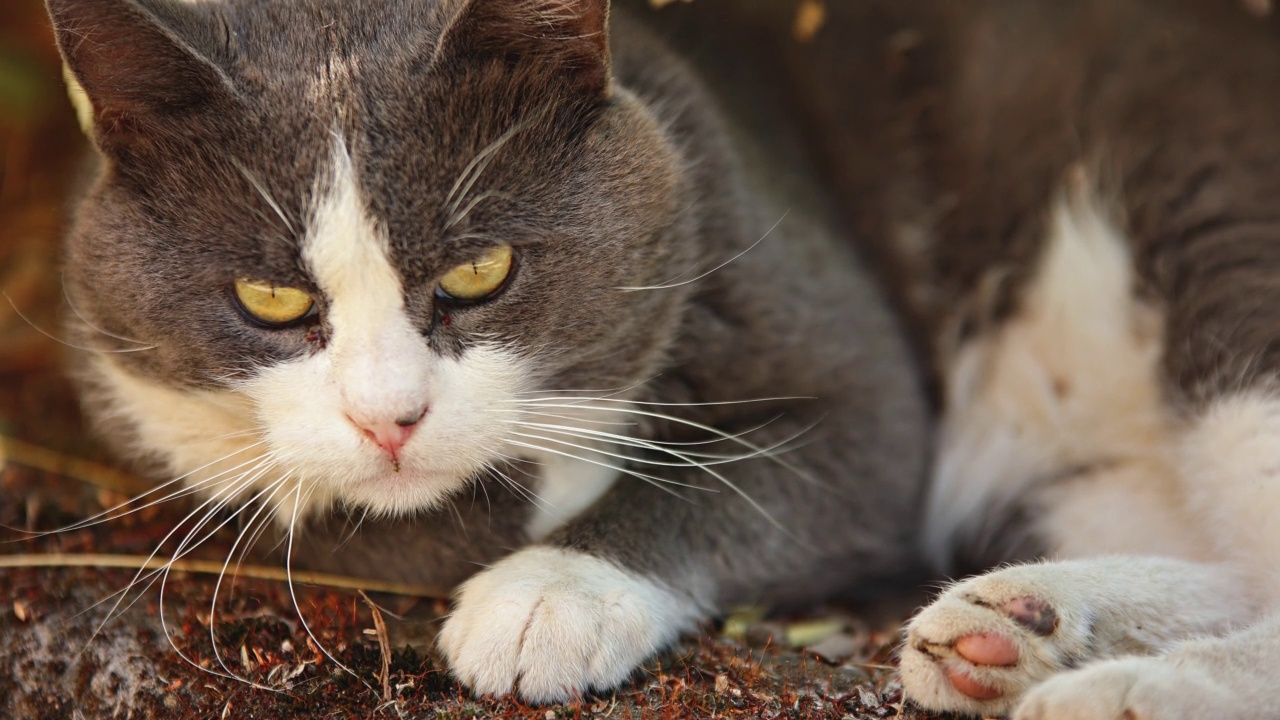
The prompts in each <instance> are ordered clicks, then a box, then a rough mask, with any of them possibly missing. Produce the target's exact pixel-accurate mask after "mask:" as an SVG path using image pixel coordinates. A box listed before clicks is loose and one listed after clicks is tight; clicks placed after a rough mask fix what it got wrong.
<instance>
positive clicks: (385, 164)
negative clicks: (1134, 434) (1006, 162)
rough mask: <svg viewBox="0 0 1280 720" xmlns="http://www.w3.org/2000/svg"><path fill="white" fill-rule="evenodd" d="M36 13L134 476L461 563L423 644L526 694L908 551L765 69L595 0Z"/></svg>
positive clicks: (903, 506) (913, 395)
mask: <svg viewBox="0 0 1280 720" xmlns="http://www.w3.org/2000/svg"><path fill="white" fill-rule="evenodd" d="M48 6H49V11H50V14H51V16H52V18H53V21H54V24H55V27H56V31H57V38H58V42H59V45H60V47H61V49H62V51H63V54H64V57H65V60H66V62H67V66H68V68H69V71H70V73H71V75H73V76H74V78H75V79H76V80H77V81H78V84H79V85H80V86H81V87H82V88H83V91H84V92H85V93H86V94H87V99H88V101H89V105H90V106H91V116H92V117H91V120H92V126H91V128H92V129H91V132H92V136H93V139H94V141H95V143H96V146H97V148H98V149H99V151H100V155H101V159H102V163H101V170H100V172H99V174H98V175H97V177H96V180H95V181H94V183H93V185H92V188H91V189H90V190H89V191H88V193H87V196H86V197H85V198H84V200H83V201H82V202H81V204H80V205H79V207H78V211H77V219H76V222H75V225H74V228H73V230H72V231H71V233H70V237H69V240H68V245H67V253H66V280H67V286H68V291H69V300H70V304H71V306H72V309H73V310H74V313H73V315H74V317H73V318H72V320H71V328H72V332H73V334H74V338H75V342H76V343H77V344H79V345H82V346H85V347H89V348H92V349H94V350H96V351H97V352H94V353H92V354H91V355H90V356H89V357H87V358H86V359H85V361H84V363H83V367H82V372H81V375H82V377H83V379H84V384H85V388H86V391H85V396H86V408H87V410H88V412H89V414H90V415H91V416H92V417H93V418H95V419H96V420H97V422H98V424H99V425H100V427H101V428H102V430H103V432H104V434H105V435H106V437H108V438H109V439H111V440H112V441H113V442H114V443H116V445H117V446H118V447H119V448H120V450H121V451H122V452H123V453H125V454H127V455H128V456H130V457H133V458H136V459H138V460H140V461H142V462H144V463H146V464H147V466H148V467H149V468H150V469H151V471H152V472H154V473H155V474H157V476H159V477H164V478H176V480H175V481H174V482H175V483H176V484H169V485H167V486H162V488H161V489H160V490H158V491H157V495H159V494H164V493H169V494H173V495H179V494H186V493H188V492H195V493H197V494H198V497H199V498H201V499H202V501H203V504H202V505H200V506H199V508H198V509H197V514H199V513H217V512H225V513H239V514H240V517H241V518H249V519H248V520H247V521H245V523H244V525H245V532H246V536H247V535H248V534H249V533H251V532H252V531H253V530H255V529H256V527H257V526H258V525H260V524H263V523H266V522H268V521H269V519H270V518H274V519H275V521H276V523H277V524H278V525H279V526H281V527H286V528H288V530H289V531H290V532H293V533H295V534H296V537H294V538H292V539H291V541H290V543H289V547H290V548H291V549H292V553H293V557H292V558H291V562H294V563H298V562H301V561H302V560H304V559H305V560H307V561H308V562H310V563H311V564H312V565H317V566H323V567H328V568H331V569H347V570H356V571H360V572H364V573H368V574H373V575H379V576H383V577H390V578H396V579H404V580H416V581H419V582H427V581H430V582H441V583H443V582H458V581H461V580H463V579H465V578H466V577H467V576H469V575H471V574H472V573H474V572H475V571H476V570H477V569H479V568H480V567H481V564H482V563H483V564H488V567H487V569H484V570H483V571H482V572H479V574H476V575H475V576H474V577H471V578H470V579H469V580H467V581H466V583H465V584H463V585H462V586H461V589H460V590H459V592H458V594H457V599H456V607H455V609H454V612H453V614H452V615H451V617H450V618H449V619H448V620H447V622H446V623H445V625H444V628H443V631H442V633H441V637H440V644H441V647H442V648H443V650H444V653H445V655H446V656H447V659H448V662H449V665H450V668H451V669H452V671H453V672H454V673H455V674H456V676H457V677H458V678H460V679H461V680H462V681H463V682H464V683H466V684H467V685H468V686H469V687H471V688H472V689H474V690H475V691H477V692H480V693H507V692H514V691H518V692H519V694H520V695H521V696H523V697H524V698H526V699H528V700H531V701H548V700H557V699H564V698H567V697H570V696H572V695H574V694H576V693H579V692H583V691H587V690H590V689H593V688H594V689H600V688H608V687H611V686H614V685H616V684H618V683H620V682H621V681H623V680H624V679H625V678H626V677H627V676H628V675H629V674H630V673H631V672H632V670H633V669H634V668H635V667H636V665H637V664H638V663H639V662H641V661H642V660H644V659H645V658H646V657H647V656H649V655H650V654H652V653H653V652H655V651H656V650H658V649H659V648H661V647H663V646H664V645H665V644H666V643H668V642H670V641H671V640H672V639H673V638H674V637H675V636H676V634H677V633H679V632H680V631H682V630H684V629H687V628H690V627H693V625H694V624H695V623H696V622H697V621H698V620H699V619H701V618H704V617H707V616H708V615H710V614H712V613H715V612H716V611H717V610H719V609H721V608H724V607H726V606H728V605H730V604H734V603H739V602H744V601H756V602H767V603H775V604H776V603H790V602H805V601H809V600H811V599H813V598H819V597H825V596H831V595H835V594H845V593H857V592H861V591H866V590H867V589H869V588H872V587H874V586H875V585H876V584H877V583H878V582H880V581H883V580H888V579H892V578H894V577H901V576H902V575H903V574H904V573H906V572H907V571H908V569H909V568H910V567H911V566H912V552H911V550H910V548H911V538H912V537H913V536H914V535H915V533H916V532H917V529H918V528H917V525H916V521H915V518H916V513H917V509H918V507H919V503H920V500H921V489H922V484H923V479H924V477H925V461H926V455H927V452H926V447H927V442H926V440H927V429H926V426H927V423H926V409H925V407H926V403H925V401H924V394H923V391H922V384H921V383H920V381H919V379H918V377H919V373H918V371H917V369H916V367H915V364H914V362H913V360H912V355H911V354H910V352H909V351H908V348H907V343H906V342H905V339H904V334H903V333H902V332H900V330H899V329H898V327H897V325H896V324H895V322H894V321H893V319H892V317H891V314H890V313H889V312H888V310H887V308H886V304H885V302H884V301H883V300H882V298H881V297H880V296H879V294H878V292H877V290H876V289H875V288H874V287H873V285H872V283H871V282H870V280H869V279H868V276H867V274H866V272H865V271H864V269H863V268H862V265H861V264H860V261H859V259H858V257H857V254H856V253H855V251H854V250H855V249H854V248H853V247H852V245H851V243H849V242H848V241H847V240H846V239H845V238H846V237H847V233H846V232H844V231H843V230H842V229H841V226H840V222H839V220H838V219H837V218H836V213H835V212H833V210H832V208H831V206H830V204H829V202H828V200H827V199H826V195H824V193H823V192H822V191H821V190H820V188H819V186H818V185H817V184H816V182H815V179H814V177H815V173H814V171H813V170H812V168H811V167H810V166H809V164H808V163H807V162H806V161H805V159H804V157H805V154H804V152H803V142H802V140H801V138H800V136H799V127H800V123H799V121H798V120H797V119H796V118H794V117H792V116H790V115H789V113H790V111H791V108H789V106H788V104H787V102H786V97H785V94H784V93H782V91H781V89H780V86H778V85H770V84H765V83H760V82H756V81H755V79H754V78H751V77H742V76H741V74H740V73H738V71H737V70H736V64H735V63H736V61H732V60H730V61H729V62H722V63H721V64H719V65H715V66H711V67H712V69H709V70H707V72H711V73H713V74H714V73H716V72H719V73H721V77H720V78H719V84H720V86H722V87H723V88H725V91H724V94H723V97H722V98H715V97H712V96H711V95H709V94H708V92H707V91H706V90H705V89H704V87H703V86H702V84H701V83H700V82H699V81H698V80H697V79H696V76H697V73H696V72H695V71H693V70H691V68H690V67H689V66H688V65H686V64H684V63H683V62H682V61H680V60H678V59H676V58H675V57H674V56H673V55H671V54H670V53H669V51H668V50H667V49H665V48H664V46H663V45H662V44H661V43H659V42H657V41H655V40H654V39H652V37H650V35H649V34H648V33H647V32H646V31H645V30H644V29H643V28H642V27H640V26H639V24H638V23H636V22H634V21H633V20H631V19H629V17H628V16H627V15H626V14H625V13H623V12H622V11H618V12H615V13H612V17H610V15H611V14H610V12H609V8H608V5H607V2H606V0H518V1H514V0H362V1H360V2H353V1H352V0H210V1H207V2H195V3H185V2H177V1H175V0H48ZM722 105H723V106H724V107H728V108H730V110H729V111H722V110H721V109H720V108H721V106H722ZM460 506H461V507H460ZM198 516H199V515H197V517H198ZM365 516H367V521H366V522H362V523H361V526H360V529H359V531H358V532H357V533H356V535H355V537H354V539H352V540H351V542H350V543H340V542H339V540H340V536H341V535H342V534H343V533H344V532H346V530H347V528H346V527H345V526H346V524H348V523H354V522H356V519H357V518H359V519H360V520H364V519H365ZM305 525H313V526H314V527H304V526H305ZM339 546H341V547H340V548H339ZM516 548H520V549H516ZM513 549H516V550H515V552H511V550H513ZM504 555H505V557H503V556H504Z"/></svg>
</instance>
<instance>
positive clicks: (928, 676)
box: [900, 566, 1088, 715]
mask: <svg viewBox="0 0 1280 720" xmlns="http://www.w3.org/2000/svg"><path fill="white" fill-rule="evenodd" d="M1037 572H1038V570H1037V566H1028V567H1020V568H1010V569H1007V570H1003V571H1000V572H996V573H992V574H990V575H985V576H981V577H978V578H973V579H971V580H967V581H965V582H962V583H959V584H957V585H955V586H953V587H952V588H951V589H949V590H948V591H947V592H945V593H943V595H942V596H941V597H939V598H938V600H936V601H935V602H934V603H933V604H932V605H930V606H929V607H927V608H925V609H924V610H923V611H921V612H920V614H918V615H917V616H916V617H915V618H914V619H913V620H912V621H911V623H910V624H909V625H908V627H907V642H906V644H905V645H904V647H903V651H902V658H901V661H902V662H901V670H900V671H901V674H902V678H903V684H904V687H905V689H906V692H907V695H908V696H909V697H911V698H912V699H913V700H914V701H915V702H916V703H918V704H920V705H922V706H924V707H927V708H930V709H934V710H946V711H958V712H967V713H972V714H975V715H995V714H1002V713H1007V712H1008V711H1010V710H1012V709H1013V707H1014V706H1015V705H1016V704H1017V702H1018V700H1019V699H1020V698H1021V697H1022V696H1023V695H1024V694H1025V693H1026V692H1027V690H1028V689H1030V688H1031V687H1033V686H1035V685H1036V684H1037V683H1039V682H1041V681H1042V680H1044V679H1045V678H1047V677H1049V676H1051V675H1053V674H1054V673H1057V672H1060V671H1061V670H1062V668H1063V667H1065V666H1067V665H1069V664H1070V662H1071V661H1072V660H1073V659H1074V658H1075V657H1076V656H1077V648H1076V646H1078V645H1081V644H1082V643H1084V642H1086V641H1087V637H1085V636H1086V635H1087V626H1088V621H1087V619H1083V620H1081V619H1078V618H1074V617H1073V616H1074V615H1078V614H1079V613H1078V612H1073V611H1072V610H1070V609H1068V610H1067V611H1066V616H1067V617H1068V622H1067V623H1066V626H1064V623H1063V617H1062V615H1063V612H1062V611H1061V610H1060V609H1059V608H1058V607H1057V606H1056V605H1055V602H1054V601H1051V600H1049V599H1048V598H1047V597H1046V596H1047V595H1048V593H1046V592H1045V590H1046V589H1045V588H1044V587H1041V586H1040V585H1039V584H1038V583H1036V582H1035V578H1034V575H1035V574H1036V573H1037ZM1068 604H1069V601H1068ZM1073 620H1075V622H1072V621H1073Z"/></svg>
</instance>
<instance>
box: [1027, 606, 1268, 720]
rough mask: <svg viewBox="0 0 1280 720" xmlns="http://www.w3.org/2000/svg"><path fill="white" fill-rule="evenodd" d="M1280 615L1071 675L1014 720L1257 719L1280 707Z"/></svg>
mask: <svg viewBox="0 0 1280 720" xmlns="http://www.w3.org/2000/svg"><path fill="white" fill-rule="evenodd" d="M1278 647H1280V616H1277V615H1272V616H1270V617H1268V618H1266V619H1264V620H1263V621H1262V622H1259V623H1258V624H1256V625H1253V626H1251V627H1248V628H1245V629H1243V630H1240V631H1238V632H1235V633H1232V634H1229V635H1226V636H1225V637H1210V638H1200V639H1195V640H1190V641H1187V642H1185V643H1183V644H1181V645H1179V646H1178V647H1176V648H1174V649H1173V650H1171V651H1170V652H1169V653H1168V654H1166V655H1164V656H1162V657H1154V658H1134V657H1128V658H1120V659H1116V660H1111V661H1107V662H1101V663H1095V664H1093V665H1090V666H1088V667H1085V668H1083V669H1081V670H1077V671H1075V672H1069V673H1063V674H1061V675H1059V676H1057V677H1055V678H1052V679H1050V680H1049V681H1047V682H1045V683H1043V684H1042V685H1040V686H1038V687H1036V688H1035V689H1034V690H1032V691H1031V693H1029V694H1028V696H1027V698H1026V700H1025V701H1023V702H1022V703H1021V705H1019V707H1018V709H1017V712H1015V713H1014V716H1013V717H1014V720H1113V719H1116V720H1128V719H1129V718H1133V719H1135V720H1202V719H1203V718H1213V719H1214V720H1256V719H1257V718H1271V717H1275V716H1276V711H1277V708H1280V684H1277V683H1276V677H1277V675H1278V674H1280V660H1277V656H1276V648H1278Z"/></svg>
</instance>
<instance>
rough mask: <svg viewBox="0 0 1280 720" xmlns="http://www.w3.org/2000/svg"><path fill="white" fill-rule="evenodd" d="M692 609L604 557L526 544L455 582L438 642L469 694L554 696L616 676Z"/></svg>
mask: <svg viewBox="0 0 1280 720" xmlns="http://www.w3.org/2000/svg"><path fill="white" fill-rule="evenodd" d="M699 614H700V613H699V612H698V609H697V607H696V606H695V605H694V604H693V603H692V602H690V601H689V600H687V599H685V598H682V597H680V596H678V595H677V594H675V593H673V592H671V591H670V590H668V589H666V588H664V587H663V586H662V585H660V584H658V583H657V582H654V581H653V580H650V579H648V578H645V577H643V576H640V575H636V574H634V573H630V572H627V571H625V570H622V569H620V568H618V567H617V566H615V565H613V564H612V563H609V562H607V561H605V560H601V559H599V558H596V557H593V556H590V555H586V554H583V553H579V552H573V551H568V550H561V549H556V548H549V547H533V548H528V549H525V550H521V551H520V552H517V553H515V554H514V555H512V556H510V557H508V558H506V559H505V560H503V561H501V562H499V563H497V564H496V565H495V566H494V567H492V568H490V569H489V570H486V571H485V572H482V573H480V574H479V575H476V576H475V577H474V578H472V579H471V580H470V581H468V582H467V583H466V584H465V585H463V586H462V588H461V589H460V591H459V593H458V598H457V603H456V606H455V609H454V612H453V613H452V615H450V617H449V619H448V620H447V621H446V622H445V626H444V629H443V630H442V631H441V633H440V647H441V649H442V650H443V651H444V654H445V656H446V658H447V659H448V662H449V667H450V669H451V670H452V671H453V673H454V674H455V675H456V676H457V677H458V679H460V680H461V681H462V682H463V683H464V684H466V685H467V686H468V687H470V688H471V689H472V690H473V691H474V692H476V693H479V694H505V693H510V692H517V691H518V692H519V694H520V696H521V697H522V698H524V699H525V700H527V701H530V702H535V703H542V702H557V701H563V700H567V699H569V698H572V697H574V696H576V695H578V694H580V693H582V692H585V691H587V690H591V689H605V688H609V687H613V686H615V685H618V684H619V683H621V682H622V681H624V680H626V679H627V677H628V676H629V675H630V674H631V672H632V671H633V670H634V669H635V668H636V666H638V665H639V664H640V663H641V662H642V661H644V660H645V659H646V658H647V657H649V656H650V655H652V654H653V653H654V652H656V651H657V650H659V649H660V648H661V647H662V646H664V645H666V644H667V643H669V642H670V641H671V640H673V639H674V638H675V636H676V635H677V634H678V633H679V632H680V631H681V630H682V629H685V628H687V627H689V626H690V625H691V624H692V623H693V622H694V621H695V620H696V618H697V617H698V615H699Z"/></svg>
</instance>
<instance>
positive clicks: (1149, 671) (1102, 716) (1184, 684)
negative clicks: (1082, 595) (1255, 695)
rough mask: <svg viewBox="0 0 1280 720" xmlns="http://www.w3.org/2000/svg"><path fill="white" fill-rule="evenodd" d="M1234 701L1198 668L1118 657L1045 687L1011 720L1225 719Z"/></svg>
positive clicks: (1029, 696) (1161, 660) (1030, 695)
mask: <svg viewBox="0 0 1280 720" xmlns="http://www.w3.org/2000/svg"><path fill="white" fill-rule="evenodd" d="M1237 700H1238V698H1235V697H1233V696H1232V694H1231V693H1230V692H1227V691H1226V690H1224V689H1223V688H1222V687H1221V686H1220V685H1218V684H1217V683H1214V682H1213V680H1212V679H1211V678H1209V677H1207V676H1206V675H1205V674H1204V673H1203V672H1202V671H1201V670H1200V669H1199V668H1197V667H1194V666H1186V665H1179V664H1176V663H1174V662H1171V661H1169V660H1168V659H1166V658H1122V659H1119V660H1106V661H1102V662H1099V663H1095V664H1093V665H1090V666H1089V667H1087V668H1084V669H1082V670H1076V671H1073V672H1068V673H1063V674H1061V675H1058V676H1057V677H1055V678H1052V679H1050V680H1048V681H1046V682H1044V683H1043V684H1041V685H1040V686H1039V687H1037V688H1035V689H1033V690H1032V691H1031V692H1030V693H1028V694H1027V696H1026V698H1025V699H1024V700H1023V701H1022V703H1021V704H1019V705H1018V709H1017V711H1016V712H1015V713H1014V714H1013V720H1193V719H1194V720H1201V719H1202V718H1224V717H1227V716H1228V714H1227V711H1228V710H1229V709H1230V708H1232V707H1233V706H1234V705H1235V703H1236V701H1237Z"/></svg>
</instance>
